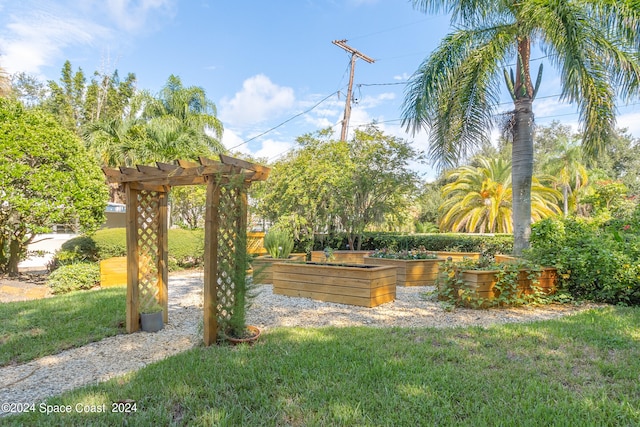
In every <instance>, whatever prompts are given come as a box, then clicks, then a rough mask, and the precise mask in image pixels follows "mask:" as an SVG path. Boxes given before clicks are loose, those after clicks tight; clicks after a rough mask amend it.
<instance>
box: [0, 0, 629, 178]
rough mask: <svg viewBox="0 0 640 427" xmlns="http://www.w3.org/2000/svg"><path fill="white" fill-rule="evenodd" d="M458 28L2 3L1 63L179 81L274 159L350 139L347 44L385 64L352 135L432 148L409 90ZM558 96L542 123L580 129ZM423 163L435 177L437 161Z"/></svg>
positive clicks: (121, 4)
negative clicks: (368, 133)
mask: <svg viewBox="0 0 640 427" xmlns="http://www.w3.org/2000/svg"><path fill="white" fill-rule="evenodd" d="M449 29H450V27H449V20H448V18H447V17H446V16H434V15H425V14H423V13H421V12H418V11H416V10H414V9H413V8H412V6H411V4H410V2H409V1H407V0H396V1H392V0H289V1H283V0H279V1H278V0H274V1H264V0H244V1H231V0H23V1H15V0H0V65H2V66H3V67H4V68H5V69H6V70H7V71H9V72H11V73H14V72H18V71H24V72H27V73H29V74H33V75H36V76H38V77H40V78H42V79H54V80H57V79H58V78H59V76H60V70H61V68H62V65H63V63H64V61H65V60H67V59H68V60H70V61H71V64H72V65H73V67H74V69H77V67H82V69H83V71H84V72H85V74H87V75H88V76H89V75H91V73H93V71H95V70H103V71H107V72H110V71H113V70H114V69H117V70H118V71H119V73H120V75H121V76H124V75H126V73H128V72H133V73H135V74H136V76H137V78H138V87H139V88H140V89H147V90H149V91H151V92H152V93H157V92H158V91H159V90H160V88H161V87H162V85H163V84H164V83H165V82H166V80H167V77H168V76H169V75H170V74H175V75H178V76H180V77H181V78H182V81H183V84H184V85H186V86H192V85H194V86H201V87H202V88H204V89H205V91H206V93H207V96H208V98H209V99H211V100H212V101H213V102H214V103H215V104H216V106H217V108H218V116H219V117H220V119H221V120H222V122H223V125H224V127H225V134H224V138H223V142H224V144H225V145H226V146H227V147H228V148H233V147H235V148H234V151H237V150H240V151H244V152H250V153H252V154H254V155H258V156H260V157H265V158H269V159H270V160H274V159H277V158H278V156H281V155H282V154H283V153H285V152H286V151H287V150H289V149H291V148H292V147H293V146H294V140H295V138H296V137H297V136H299V135H302V134H303V133H306V132H312V131H315V130H318V129H322V128H326V127H330V126H333V128H334V129H335V131H336V135H337V136H339V135H340V121H341V119H342V115H343V111H344V105H345V104H344V103H345V94H346V91H347V84H348V81H349V58H350V55H349V54H348V53H347V52H345V51H344V50H342V49H341V48H339V47H337V46H335V45H333V44H332V43H331V42H332V40H339V39H347V40H348V41H347V44H348V45H349V46H351V47H353V48H355V49H357V50H359V51H361V52H362V53H364V54H365V55H367V56H369V57H371V58H373V59H375V63H373V64H369V63H366V62H364V61H362V60H358V61H357V63H356V69H355V79H354V98H356V99H357V101H356V102H355V103H354V105H353V107H352V108H353V110H352V116H351V122H350V128H353V127H355V126H359V125H364V124H366V123H369V122H371V121H372V120H376V121H378V122H379V124H380V127H381V128H382V129H383V130H385V131H386V132H388V133H390V134H393V135H396V136H399V137H402V138H405V139H407V140H409V141H412V143H413V144H414V145H415V146H416V148H419V149H426V147H427V135H426V134H424V133H421V134H417V135H407V134H405V133H404V132H403V130H402V129H401V127H400V120H399V118H400V115H401V105H402V100H403V90H404V86H403V85H402V83H403V82H405V81H406V79H407V78H408V77H409V76H410V75H411V74H412V73H413V72H414V71H415V70H416V69H417V68H418V66H419V65H420V63H421V62H422V60H423V59H424V58H426V57H427V56H428V54H429V53H430V52H431V51H432V50H433V49H434V48H435V47H436V46H437V45H438V43H439V41H440V39H441V38H442V37H443V36H444V35H446V34H447V33H448V32H449ZM534 57H535V55H534ZM545 65H548V64H545ZM536 66H537V65H536ZM559 93H560V89H559V86H558V78H557V75H555V74H554V72H553V69H552V68H551V67H550V66H547V67H546V68H545V74H544V78H543V82H542V88H541V90H540V94H539V98H538V100H537V101H536V102H535V104H534V111H535V113H536V119H537V122H538V123H541V124H545V123H548V122H550V121H551V120H553V119H555V120H560V121H561V122H563V123H565V124H570V125H572V126H574V127H577V119H578V116H577V114H576V110H575V108H574V107H571V106H567V105H563V104H561V103H560V102H559V101H558V97H557V95H558V94H559ZM332 94H333V95H332ZM325 98H326V99H325ZM503 98H504V101H505V105H504V106H503V107H504V108H503V109H504V110H508V109H509V107H510V105H509V103H508V101H509V98H508V96H507V95H506V92H505V93H504V94H503ZM322 100H324V101H322ZM320 101H322V102H320ZM318 103H319V104H318ZM314 106H315V108H313V109H311V108H312V107H314ZM501 107H502V106H501ZM310 109H311V111H309V112H308V113H305V114H301V115H299V116H297V115H298V114H300V113H302V112H304V111H307V110H310ZM619 114H620V115H619V117H618V124H619V126H622V127H628V128H629V130H630V132H632V134H634V135H635V136H636V137H640V109H639V108H638V106H637V105H631V106H619ZM295 116H297V117H295ZM287 120H289V121H287ZM283 122H286V123H284V124H283V125H282V126H279V127H277V126H278V125H280V124H282V123H283ZM274 127H277V129H275V130H273V131H270V132H267V133H266V134H264V135H262V136H259V137H256V136H257V135H260V134H262V133H263V132H266V131H268V130H269V129H271V128H274ZM246 141H249V142H246ZM415 167H416V168H417V169H418V170H419V171H420V172H421V173H422V174H423V175H424V176H425V178H427V179H428V178H432V177H433V176H434V172H433V171H432V170H431V169H430V168H429V166H428V165H426V166H424V165H423V166H418V165H416V166H415Z"/></svg>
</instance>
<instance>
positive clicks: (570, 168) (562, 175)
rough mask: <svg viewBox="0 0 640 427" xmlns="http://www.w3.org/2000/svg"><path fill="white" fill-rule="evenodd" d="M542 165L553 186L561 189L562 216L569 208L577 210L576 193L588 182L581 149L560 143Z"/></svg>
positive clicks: (573, 144)
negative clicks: (551, 179) (552, 178)
mask: <svg viewBox="0 0 640 427" xmlns="http://www.w3.org/2000/svg"><path fill="white" fill-rule="evenodd" d="M554 151H555V153H552V154H551V156H550V158H549V160H548V161H547V162H546V164H545V165H544V169H545V170H546V171H547V172H548V173H549V174H550V175H552V176H554V177H555V180H554V181H555V185H557V186H558V187H560V188H561V189H562V199H563V208H562V211H563V213H564V216H567V215H569V208H571V210H575V209H576V208H577V204H578V203H577V196H578V192H579V191H580V190H581V189H582V188H584V187H585V186H586V185H587V183H588V182H589V177H588V173H587V169H586V167H585V166H584V164H583V163H582V147H580V146H579V145H576V144H575V143H571V142H568V141H566V142H564V143H560V144H559V145H558V146H557V147H556V149H555V150H554Z"/></svg>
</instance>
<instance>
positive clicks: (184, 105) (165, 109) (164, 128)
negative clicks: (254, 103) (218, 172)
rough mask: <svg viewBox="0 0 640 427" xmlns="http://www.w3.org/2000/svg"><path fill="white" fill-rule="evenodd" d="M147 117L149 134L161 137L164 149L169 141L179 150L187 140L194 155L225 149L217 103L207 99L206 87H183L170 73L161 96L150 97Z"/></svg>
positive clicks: (160, 143)
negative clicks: (217, 114)
mask: <svg viewBox="0 0 640 427" xmlns="http://www.w3.org/2000/svg"><path fill="white" fill-rule="evenodd" d="M144 117H145V118H147V119H148V120H149V128H150V134H151V135H152V136H153V137H158V138H159V139H158V141H157V144H158V145H159V146H161V147H164V148H165V149H166V148H167V144H175V145H176V147H174V149H175V151H176V152H184V151H185V150H184V149H182V147H181V145H184V144H188V145H189V146H190V149H191V152H192V153H193V154H192V157H193V156H198V155H202V154H203V151H209V152H210V153H211V152H214V153H220V152H224V151H225V148H224V146H223V145H222V143H221V142H220V138H221V137H222V123H221V122H220V120H218V118H217V117H216V106H215V104H214V103H213V102H212V101H210V100H208V99H207V97H206V94H205V91H204V89H202V88H200V87H196V86H190V87H184V86H183V85H182V81H181V80H180V77H178V76H174V75H171V76H169V79H168V80H167V83H166V85H165V86H164V87H163V88H162V90H161V91H160V95H159V97H158V98H151V97H150V98H149V102H148V103H147V105H146V107H145V109H144Z"/></svg>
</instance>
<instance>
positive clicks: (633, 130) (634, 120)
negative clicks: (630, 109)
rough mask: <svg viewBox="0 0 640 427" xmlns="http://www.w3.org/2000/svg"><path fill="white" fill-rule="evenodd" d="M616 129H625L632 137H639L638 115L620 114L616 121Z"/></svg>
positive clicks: (639, 123) (639, 124)
mask: <svg viewBox="0 0 640 427" xmlns="http://www.w3.org/2000/svg"><path fill="white" fill-rule="evenodd" d="M616 127H617V128H620V129H622V128H627V130H628V131H629V133H630V134H631V135H634V136H636V137H637V136H639V135H640V113H628V114H621V115H619V116H618V118H617V120H616Z"/></svg>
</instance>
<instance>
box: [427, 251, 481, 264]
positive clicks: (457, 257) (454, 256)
mask: <svg viewBox="0 0 640 427" xmlns="http://www.w3.org/2000/svg"><path fill="white" fill-rule="evenodd" d="M434 253H435V254H436V255H437V256H438V258H443V259H444V260H445V261H447V260H448V259H449V258H451V261H453V262H460V261H463V260H464V259H465V258H468V259H472V260H474V261H477V260H479V259H480V252H442V251H436V252H434Z"/></svg>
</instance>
